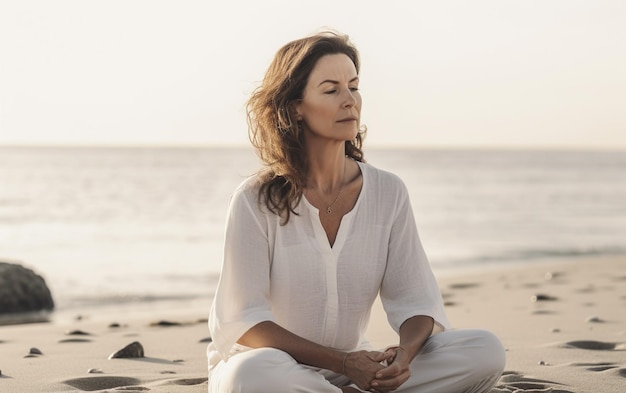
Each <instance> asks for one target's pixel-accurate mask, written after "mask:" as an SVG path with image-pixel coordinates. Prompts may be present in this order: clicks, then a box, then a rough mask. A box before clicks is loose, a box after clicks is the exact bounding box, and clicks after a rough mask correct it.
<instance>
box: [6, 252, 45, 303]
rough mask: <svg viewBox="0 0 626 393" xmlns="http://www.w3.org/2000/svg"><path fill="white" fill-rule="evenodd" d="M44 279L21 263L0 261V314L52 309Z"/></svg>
mask: <svg viewBox="0 0 626 393" xmlns="http://www.w3.org/2000/svg"><path fill="white" fill-rule="evenodd" d="M53 308H54V301H53V300H52V295H51V293H50V289H49V288H48V286H47V285H46V282H45V280H44V279H43V278H42V277H41V276H40V275H38V274H36V273H35V272H34V271H32V270H31V269H27V268H25V267H23V266H21V265H18V264H13V263H6V262H0V314H9V313H22V312H29V311H41V310H52V309H53Z"/></svg>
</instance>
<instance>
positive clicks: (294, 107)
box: [291, 100, 302, 121]
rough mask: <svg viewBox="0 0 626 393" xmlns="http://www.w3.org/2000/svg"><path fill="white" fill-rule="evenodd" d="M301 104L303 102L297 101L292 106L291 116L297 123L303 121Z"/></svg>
mask: <svg viewBox="0 0 626 393" xmlns="http://www.w3.org/2000/svg"><path fill="white" fill-rule="evenodd" d="M301 104H302V100H295V101H294V102H293V104H291V114H292V115H293V117H294V118H295V119H296V121H302V114H301V113H300V106H301Z"/></svg>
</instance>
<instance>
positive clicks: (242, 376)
mask: <svg viewBox="0 0 626 393" xmlns="http://www.w3.org/2000/svg"><path fill="white" fill-rule="evenodd" d="M291 363H296V361H295V360H294V359H293V358H292V357H291V356H290V355H289V354H287V353H286V352H283V351H280V350H278V349H274V348H259V349H253V350H250V351H247V352H243V353H240V354H237V355H234V356H232V357H231V358H230V359H229V360H228V362H227V363H226V365H225V366H226V367H225V370H224V372H223V373H222V375H221V376H220V382H219V386H220V389H219V392H237V393H263V392H266V391H267V389H268V387H270V386H271V387H272V391H275V392H283V391H285V392H288V391H291V389H290V388H289V387H285V389H283V388H281V385H284V383H285V379H284V375H283V373H281V371H280V370H284V366H285V365H287V366H289V365H291Z"/></svg>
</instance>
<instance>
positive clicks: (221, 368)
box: [209, 330, 505, 393]
mask: <svg viewBox="0 0 626 393" xmlns="http://www.w3.org/2000/svg"><path fill="white" fill-rule="evenodd" d="M504 362H505V354H504V348H503V347H502V344H501V343H500V341H499V340H498V338H496V336H494V335H493V334H491V333H490V332H487V331H484V330H448V331H446V332H443V333H439V334H436V335H433V336H431V337H430V338H428V340H427V341H426V343H425V344H424V346H423V348H422V350H421V351H420V353H419V354H418V355H417V356H416V357H415V359H414V360H413V362H412V363H411V367H410V368H411V377H410V378H409V380H408V381H406V382H405V383H404V384H403V385H402V386H401V387H400V388H399V389H398V390H396V391H395V392H398V393H400V392H402V393H418V392H419V393H436V392H439V393H482V392H489V391H490V389H491V388H492V387H493V386H494V385H495V384H496V382H497V381H498V378H499V377H500V374H501V373H502V370H503V369H504ZM350 383H351V382H350V381H349V380H348V379H347V378H346V377H345V376H343V375H340V374H336V373H333V372H331V371H329V370H319V369H315V368H311V367H307V366H304V365H301V364H299V363H298V362H296V361H295V360H294V359H293V358H292V357H291V356H290V355H289V354H287V353H286V352H283V351H280V350H278V349H274V348H259V349H253V350H250V351H246V352H242V353H238V354H236V355H234V356H232V357H231V358H230V359H229V360H228V361H227V362H220V363H219V364H217V365H216V366H215V367H214V368H213V369H212V370H211V371H209V393H294V392H300V393H340V392H341V390H340V389H339V387H340V386H346V385H350Z"/></svg>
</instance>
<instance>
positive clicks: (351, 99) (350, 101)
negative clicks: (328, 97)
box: [343, 89, 356, 108]
mask: <svg viewBox="0 0 626 393" xmlns="http://www.w3.org/2000/svg"><path fill="white" fill-rule="evenodd" d="M355 105H356V97H355V96H354V94H353V93H352V91H350V89H346V94H345V95H344V101H343V106H344V108H352V107H353V106H355Z"/></svg>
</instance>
